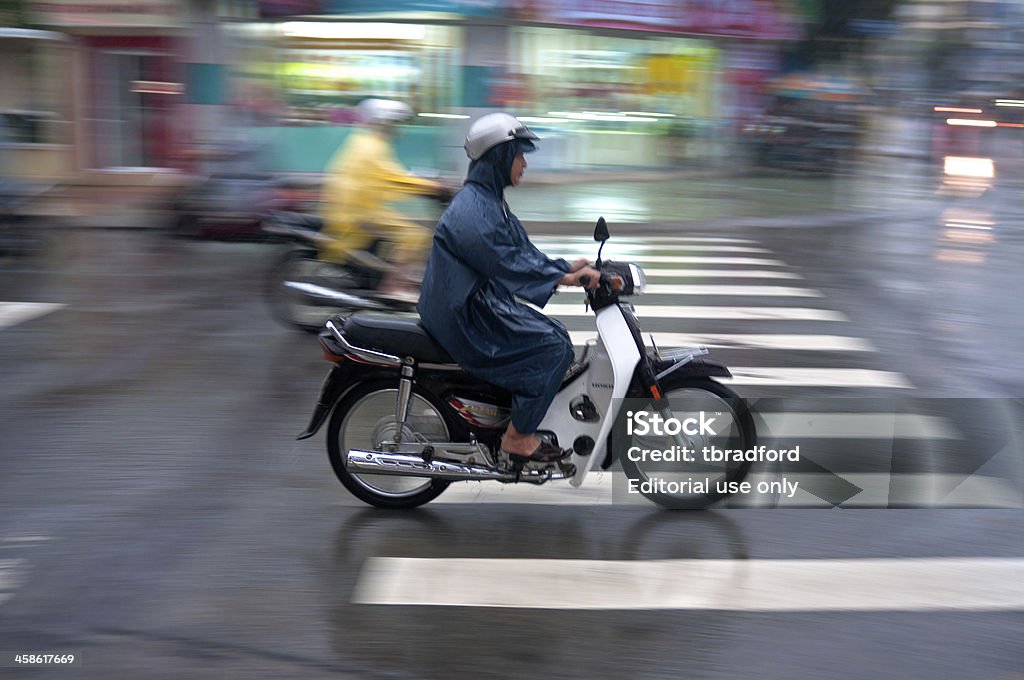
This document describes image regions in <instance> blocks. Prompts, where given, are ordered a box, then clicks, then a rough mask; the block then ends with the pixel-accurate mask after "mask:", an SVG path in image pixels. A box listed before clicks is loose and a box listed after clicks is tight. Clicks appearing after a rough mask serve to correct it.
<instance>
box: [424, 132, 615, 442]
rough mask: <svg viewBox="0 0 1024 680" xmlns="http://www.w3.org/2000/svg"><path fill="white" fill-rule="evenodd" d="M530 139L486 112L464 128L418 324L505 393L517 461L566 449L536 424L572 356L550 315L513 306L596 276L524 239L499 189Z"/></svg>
mask: <svg viewBox="0 0 1024 680" xmlns="http://www.w3.org/2000/svg"><path fill="white" fill-rule="evenodd" d="M537 139H538V137H537V135H535V134H534V133H533V132H531V131H530V130H529V129H528V128H527V127H526V126H525V125H523V123H521V122H520V121H519V120H517V119H516V118H515V117H513V116H511V115H509V114H507V113H492V114H488V115H485V116H483V117H481V118H479V119H478V120H476V121H475V122H474V123H473V124H472V125H471V126H470V129H469V134H468V135H467V137H466V143H465V149H466V154H467V155H468V156H469V158H470V161H471V162H470V166H469V172H468V175H467V178H466V182H465V184H464V185H463V187H462V189H461V190H460V191H459V192H458V193H457V194H456V195H455V198H454V199H453V200H452V203H451V205H449V206H448V209H447V210H445V212H444V214H443V215H442V216H441V220H440V221H439V222H438V225H437V227H436V229H435V231H434V241H433V246H432V248H431V251H430V256H429V258H428V260H427V270H426V274H425V276H424V279H423V286H422V290H421V292H420V301H419V305H418V310H419V313H420V318H421V321H422V323H423V326H424V327H425V328H426V329H427V331H429V332H430V334H431V335H432V336H434V338H435V339H436V340H437V341H438V342H439V343H440V344H441V346H442V347H444V349H445V350H446V351H447V352H448V353H449V354H450V355H451V356H452V358H453V359H455V360H456V361H457V362H458V363H459V364H460V365H462V367H463V368H464V369H466V370H467V371H469V372H470V373H473V374H475V375H476V376H477V377H479V378H481V379H483V380H486V381H488V382H490V383H491V384H493V385H497V386H499V387H503V388H505V389H507V390H509V391H511V392H512V394H513V399H512V416H511V420H510V422H509V425H508V428H507V429H506V431H505V433H504V435H503V436H502V440H501V448H502V451H504V452H505V453H507V454H509V455H510V456H515V457H519V458H520V459H528V460H536V461H554V460H558V459H560V458H562V457H564V456H566V455H568V454H569V451H562V450H560V449H559V448H558V447H556V446H553V445H551V444H548V443H547V442H544V441H542V440H541V439H540V438H539V437H537V435H536V434H535V432H536V430H537V426H538V425H539V424H540V422H541V420H542V419H543V417H544V414H545V412H546V411H547V409H548V407H549V406H550V405H551V402H552V400H553V399H554V397H555V394H556V393H557V392H558V388H559V386H560V385H561V381H562V377H563V375H564V374H565V371H566V369H567V368H568V366H569V364H570V363H571V362H572V359H573V349H572V343H571V342H570V340H569V335H568V333H567V332H566V330H565V328H564V327H563V326H562V324H560V323H559V322H558V321H555V320H554V319H549V318H548V317H547V316H545V315H544V314H541V313H540V312H538V311H536V310H534V309H531V308H530V307H528V306H526V305H525V304H522V303H521V302H518V301H517V300H516V299H515V298H516V297H519V298H522V299H524V300H526V301H528V302H531V303H533V304H534V305H537V306H538V307H543V306H544V305H545V304H546V303H547V301H548V300H549V299H550V297H551V295H552V294H553V293H554V292H555V288H556V287H557V286H559V285H569V286H579V285H582V283H581V281H580V279H581V277H584V276H589V277H590V279H589V282H588V284H587V285H588V287H590V288H596V287H597V285H598V279H599V276H600V275H599V273H598V272H597V271H596V270H594V269H593V268H592V267H590V266H589V262H588V261H587V260H585V259H580V260H577V261H576V262H575V263H573V264H570V263H569V262H567V261H566V260H563V259H552V258H550V257H548V256H547V255H545V254H544V253H542V252H541V251H540V250H539V249H537V247H536V246H535V245H534V244H533V243H531V242H530V239H529V236H528V235H527V233H526V230H525V229H524V228H523V225H522V224H521V223H520V221H519V220H518V219H517V218H516V216H515V215H513V214H512V212H511V211H510V210H509V207H508V204H507V203H506V202H505V197H504V192H505V188H506V187H508V186H513V187H514V186H517V185H518V184H519V183H520V182H521V181H522V177H523V172H524V170H525V169H526V166H527V164H526V158H525V156H524V154H526V153H528V152H531V151H534V150H535V149H536V146H535V145H534V141H535V140H537Z"/></svg>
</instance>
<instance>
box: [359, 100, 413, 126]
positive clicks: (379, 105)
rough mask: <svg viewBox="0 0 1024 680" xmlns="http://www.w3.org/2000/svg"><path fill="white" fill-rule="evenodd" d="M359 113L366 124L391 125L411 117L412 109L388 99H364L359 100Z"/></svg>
mask: <svg viewBox="0 0 1024 680" xmlns="http://www.w3.org/2000/svg"><path fill="white" fill-rule="evenodd" d="M359 115H360V116H361V117H362V119H363V122H364V123H366V124H368V125H391V124H394V123H401V122H402V121H406V120H409V119H410V118H412V109H411V108H409V106H408V105H407V104H403V103H402V102H396V101H393V100H390V99H364V100H363V101H361V102H359Z"/></svg>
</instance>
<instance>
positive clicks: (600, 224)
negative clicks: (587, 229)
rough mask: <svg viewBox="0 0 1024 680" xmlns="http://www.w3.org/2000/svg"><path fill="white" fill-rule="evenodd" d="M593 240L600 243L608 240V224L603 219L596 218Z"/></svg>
mask: <svg viewBox="0 0 1024 680" xmlns="http://www.w3.org/2000/svg"><path fill="white" fill-rule="evenodd" d="M594 240H595V241H601V242H602V243H604V242H605V241H607V240H608V223H607V222H605V221H604V218H603V217H598V218H597V224H596V225H594Z"/></svg>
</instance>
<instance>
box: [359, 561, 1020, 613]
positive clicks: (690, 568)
mask: <svg viewBox="0 0 1024 680" xmlns="http://www.w3.org/2000/svg"><path fill="white" fill-rule="evenodd" d="M1022 573H1024V559H1021V558H1019V557H1009V558H989V557H928V558H875V559H834V558H833V559H747V558H744V559H672V560H578V559H527V558H500V559H495V558H490V559H487V558H452V557H445V558H411V557H374V558H371V559H370V560H368V561H367V562H366V564H365V566H364V568H363V571H362V573H361V574H360V576H359V582H358V584H357V586H356V589H355V592H354V594H353V601H354V602H357V603H360V604H375V605H406V606H409V605H420V606H424V605H427V606H430V605H433V606H449V607H514V608H519V609H566V610H578V609H587V610H601V609H605V610H614V609H618V610H663V609H677V610H703V609H713V610H717V611H762V612H766V611H773V612H786V611H789V612H792V611H800V612H808V611H876V612H877V611H946V612H952V611H978V612H998V611H1018V610H1020V609H1022V608H1024V582H1022V580H1021V578H1020V576H1021V574H1022ZM680 574H685V575H686V577H685V578H680ZM509 583H515V584H516V587H515V588H508V587H503V586H506V585H507V584H509ZM834 584H842V587H834ZM938 593H941V596H938V595H937V594H938Z"/></svg>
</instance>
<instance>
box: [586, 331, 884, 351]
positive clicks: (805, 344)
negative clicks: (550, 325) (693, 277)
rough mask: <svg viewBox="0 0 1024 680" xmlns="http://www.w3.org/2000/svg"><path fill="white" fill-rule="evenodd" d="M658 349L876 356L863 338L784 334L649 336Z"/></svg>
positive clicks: (588, 334)
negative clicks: (861, 353)
mask: <svg viewBox="0 0 1024 680" xmlns="http://www.w3.org/2000/svg"><path fill="white" fill-rule="evenodd" d="M648 336H653V337H654V344H655V345H657V346H658V347H708V348H712V349H713V348H733V349H782V350H800V351H805V352H875V351H877V350H876V349H875V346H874V345H873V344H871V342H869V341H868V340H864V339H863V338H854V337H849V336H842V335H820V334H812V333H807V334H783V333H736V334H729V333H650V334H645V335H644V337H645V338H648ZM596 337H597V334H596V333H595V332H593V331H569V338H570V339H571V340H572V343H573V344H574V345H577V346H583V345H585V344H586V343H587V342H588V341H590V340H593V339H595V338H596Z"/></svg>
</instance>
